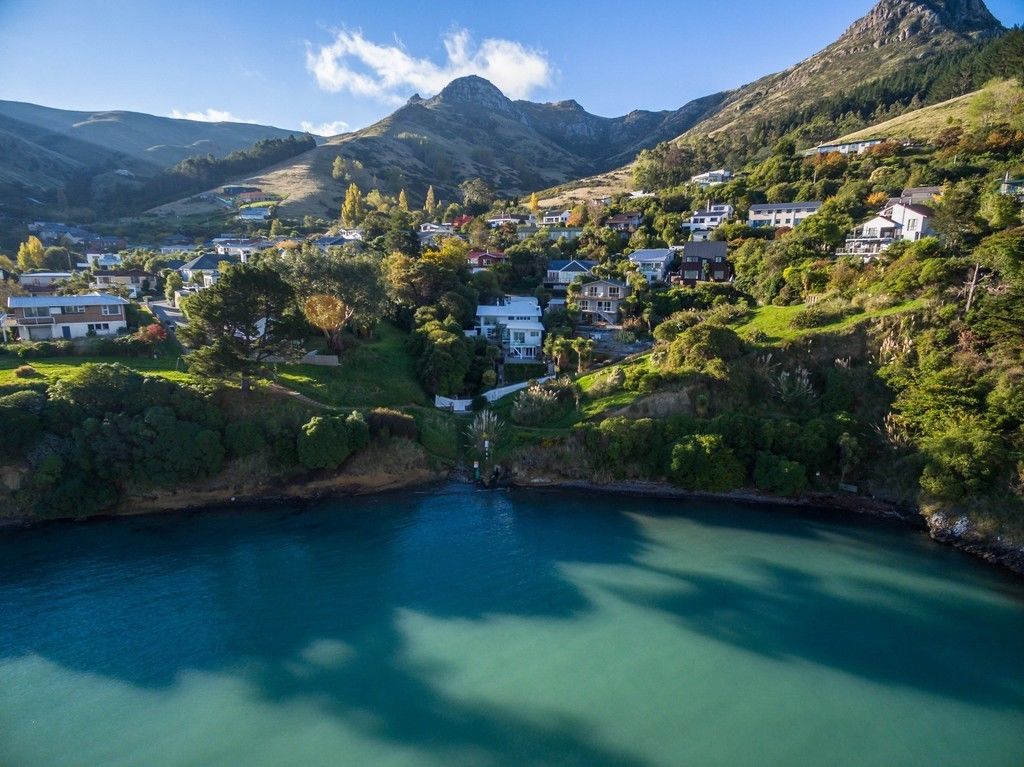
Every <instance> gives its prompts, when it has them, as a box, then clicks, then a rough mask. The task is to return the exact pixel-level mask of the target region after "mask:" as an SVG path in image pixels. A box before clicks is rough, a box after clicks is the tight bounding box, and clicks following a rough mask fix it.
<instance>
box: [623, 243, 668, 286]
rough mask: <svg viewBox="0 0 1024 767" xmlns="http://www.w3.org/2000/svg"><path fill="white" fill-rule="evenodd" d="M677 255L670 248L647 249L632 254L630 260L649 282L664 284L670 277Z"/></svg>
mask: <svg viewBox="0 0 1024 767" xmlns="http://www.w3.org/2000/svg"><path fill="white" fill-rule="evenodd" d="M675 255H676V254H675V252H674V251H672V250H671V249H669V248H645V249H643V250H635V251H633V252H632V253H630V254H629V260H630V262H631V263H634V264H636V267H637V271H639V272H640V274H642V275H643V276H644V278H645V279H646V280H647V281H648V282H662V281H664V280H665V278H666V277H667V276H668V270H669V267H670V266H671V265H672V261H673V259H674V258H675Z"/></svg>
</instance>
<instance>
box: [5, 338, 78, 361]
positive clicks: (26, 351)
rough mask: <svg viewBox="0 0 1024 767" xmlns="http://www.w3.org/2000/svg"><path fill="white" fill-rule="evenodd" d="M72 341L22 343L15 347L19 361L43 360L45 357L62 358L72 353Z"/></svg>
mask: <svg viewBox="0 0 1024 767" xmlns="http://www.w3.org/2000/svg"><path fill="white" fill-rule="evenodd" d="M72 350H73V344H72V343H71V342H70V341H65V340H59V341H31V342H25V343H20V344H18V345H17V346H16V347H14V353H15V354H16V355H17V356H18V358H19V359H23V360H24V359H43V358H45V357H62V356H66V355H69V354H71V353H72Z"/></svg>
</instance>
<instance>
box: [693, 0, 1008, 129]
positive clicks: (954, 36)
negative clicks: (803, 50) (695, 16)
mask: <svg viewBox="0 0 1024 767" xmlns="http://www.w3.org/2000/svg"><path fill="white" fill-rule="evenodd" d="M1002 31H1004V29H1003V26H1002V25H1001V24H1000V23H999V21H998V20H996V18H995V17H994V16H993V15H992V14H991V13H990V12H989V10H988V8H987V7H986V6H985V3H984V2H983V0H880V2H879V3H878V4H877V5H875V7H874V8H872V9H871V10H870V11H869V12H868V13H867V15H865V16H864V17H862V18H860V19H858V20H857V21H855V22H854V23H853V24H852V25H851V26H850V27H849V28H848V29H847V30H846V31H845V32H844V33H843V34H842V35H841V36H840V37H839V39H838V40H836V41H835V42H834V43H832V44H831V45H829V46H828V47H826V48H824V49H823V50H821V51H819V52H818V53H816V54H814V55H813V56H811V57H810V58H808V59H805V60H804V61H801V62H800V63H799V64H796V65H795V66H793V67H791V68H789V69H787V70H785V71H784V72H779V73H777V74H773V75H768V76H767V77H762V78H761V79H759V80H756V81H755V82H753V83H750V84H749V85H745V86H743V87H742V88H738V89H736V90H735V91H732V92H730V93H729V94H728V95H727V96H726V98H725V99H724V101H723V103H722V106H721V108H720V109H719V110H718V111H717V112H716V113H715V114H714V115H712V116H710V117H708V118H706V119H704V120H702V121H701V122H699V123H697V124H696V125H694V126H693V127H691V128H689V129H687V130H686V131H685V132H683V134H682V135H683V136H684V137H693V136H701V135H708V134H713V133H715V132H717V131H721V130H734V131H735V130H744V129H750V128H752V127H753V126H755V125H756V123H757V122H758V121H759V120H763V119H766V118H769V117H771V116H773V115H775V114H778V113H780V112H784V111H788V110H790V109H792V108H794V107H795V106H798V105H800V104H802V103H804V102H806V101H809V100H810V101H813V100H820V99H822V98H825V97H828V96H832V95H835V94H838V93H842V92H844V91H846V90H848V89H850V88H852V87H854V86H858V85H863V84H864V83H867V82H870V81H872V80H875V79H878V78H880V77H883V76H885V75H887V74H890V73H892V72H897V71H899V70H900V68H901V67H903V66H905V65H907V64H909V63H912V62H920V61H922V60H925V59H930V58H934V57H937V56H940V55H942V54H943V53H947V52H949V51H951V50H953V49H956V48H959V47H962V46H964V45H969V44H972V43H975V42H978V41H979V40H984V39H986V38H989V37H992V36H995V35H998V34H999V33H1001V32H1002Z"/></svg>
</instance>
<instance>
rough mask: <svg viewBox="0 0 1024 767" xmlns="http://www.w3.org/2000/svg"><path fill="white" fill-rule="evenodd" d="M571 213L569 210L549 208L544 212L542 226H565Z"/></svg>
mask: <svg viewBox="0 0 1024 767" xmlns="http://www.w3.org/2000/svg"><path fill="white" fill-rule="evenodd" d="M571 215H572V211H571V210H549V211H547V212H546V213H545V214H544V218H543V220H542V221H541V223H542V224H543V225H544V226H565V225H566V224H568V223H569V216H571Z"/></svg>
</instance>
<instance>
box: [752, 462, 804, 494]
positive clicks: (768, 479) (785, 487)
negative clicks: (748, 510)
mask: <svg viewBox="0 0 1024 767" xmlns="http://www.w3.org/2000/svg"><path fill="white" fill-rule="evenodd" d="M754 484H755V485H757V488H758V489H759V490H767V491H768V492H771V493H778V494H779V495H800V493H802V492H803V491H804V490H805V489H807V470H806V469H805V468H804V466H803V464H800V463H797V462H796V461H789V460H786V459H785V458H781V457H779V456H777V455H774V454H772V453H764V452H762V453H758V456H757V463H756V464H755V465H754Z"/></svg>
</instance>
